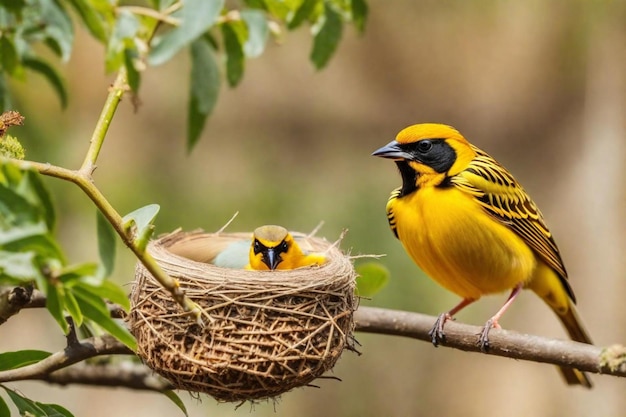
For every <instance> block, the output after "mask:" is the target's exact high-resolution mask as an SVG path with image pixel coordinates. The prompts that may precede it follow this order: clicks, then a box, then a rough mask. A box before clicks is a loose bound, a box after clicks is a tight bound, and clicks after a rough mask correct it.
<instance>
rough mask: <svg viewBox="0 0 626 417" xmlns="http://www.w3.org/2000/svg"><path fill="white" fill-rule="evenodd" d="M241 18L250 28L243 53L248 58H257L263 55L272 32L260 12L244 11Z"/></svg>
mask: <svg viewBox="0 0 626 417" xmlns="http://www.w3.org/2000/svg"><path fill="white" fill-rule="evenodd" d="M241 18H242V19H243V21H244V22H245V23H246V26H247V27H248V39H247V40H246V42H245V43H244V44H243V51H244V52H245V54H246V56H247V57H250V58H255V57H257V56H259V55H261V54H262V53H263V51H264V50H265V45H266V44H267V38H268V37H269V32H270V31H269V27H268V26H267V19H266V18H265V14H264V13H263V12H262V11H260V10H243V11H242V12H241Z"/></svg>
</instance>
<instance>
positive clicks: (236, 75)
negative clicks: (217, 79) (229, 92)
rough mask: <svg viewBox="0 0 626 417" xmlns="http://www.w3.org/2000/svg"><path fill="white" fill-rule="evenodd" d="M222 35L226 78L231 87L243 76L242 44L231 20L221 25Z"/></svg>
mask: <svg viewBox="0 0 626 417" xmlns="http://www.w3.org/2000/svg"><path fill="white" fill-rule="evenodd" d="M222 36H223V37H224V48H225V50H226V79H227V80H228V84H229V85H230V86H231V87H235V86H236V85H237V84H239V81H241V78H242V77H243V69H244V54H243V45H242V43H241V41H240V40H239V37H238V36H237V32H236V31H235V28H234V26H233V23H231V22H226V23H224V24H223V25H222Z"/></svg>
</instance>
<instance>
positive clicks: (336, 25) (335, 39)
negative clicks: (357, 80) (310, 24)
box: [311, 3, 343, 70]
mask: <svg viewBox="0 0 626 417" xmlns="http://www.w3.org/2000/svg"><path fill="white" fill-rule="evenodd" d="M342 32H343V22H342V20H341V16H340V15H339V13H337V12H336V11H335V10H334V9H333V7H332V6H331V5H330V4H329V3H325V4H324V15H323V23H322V26H321V27H320V29H319V31H318V32H317V33H316V34H315V37H314V40H313V50H312V51H311V61H312V62H313V65H315V68H316V69H318V70H319V69H322V68H324V67H325V66H326V64H328V61H329V60H330V58H331V57H332V56H333V54H334V53H335V50H336V49H337V44H338V43H339V40H340V39H341V34H342Z"/></svg>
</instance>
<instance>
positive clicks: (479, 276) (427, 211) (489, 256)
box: [372, 123, 592, 388]
mask: <svg viewBox="0 0 626 417" xmlns="http://www.w3.org/2000/svg"><path fill="white" fill-rule="evenodd" d="M372 155H374V156H379V157H382V158H388V159H392V160H394V162H395V163H396V165H397V167H398V170H399V171H400V175H401V177H402V186H401V187H399V188H397V189H395V190H394V191H393V192H392V193H391V196H390V198H389V201H388V202H387V218H388V220H389V225H390V227H391V230H392V231H393V233H394V234H395V236H396V237H397V238H398V239H399V240H400V242H402V245H403V246H404V249H405V250H406V251H407V252H408V254H409V255H410V256H411V258H412V259H413V261H415V263H416V264H417V265H418V266H419V267H420V268H421V269H422V270H423V271H424V272H425V273H426V274H427V275H429V276H430V277H431V278H433V279H434V280H435V281H436V282H437V283H439V284H440V285H442V286H443V287H444V288H446V289H448V290H450V291H452V292H453V293H455V294H457V295H459V296H460V297H462V301H461V302H460V303H459V304H458V305H456V306H455V307H454V308H452V309H451V310H450V311H448V312H446V313H443V314H441V315H440V316H439V317H438V318H437V321H436V322H435V325H434V327H433V329H432V330H431V331H430V336H431V338H432V343H433V344H434V345H435V346H437V345H438V344H439V343H440V342H441V341H442V340H443V339H444V337H445V335H444V330H443V329H444V325H445V323H446V321H447V320H450V319H452V318H453V316H454V315H455V314H456V313H458V312H459V311H460V310H461V309H463V308H464V307H466V306H467V305H469V304H471V303H473V302H474V301H476V300H478V299H479V298H480V297H481V296H483V295H486V294H493V293H499V292H503V291H507V290H511V294H510V296H509V298H508V300H507V301H506V303H505V304H504V305H503V306H502V308H501V309H500V310H499V311H498V312H497V313H496V314H495V315H494V316H493V317H491V319H489V320H488V321H487V323H486V324H485V326H484V327H483V330H482V332H481V334H480V337H479V345H480V346H481V349H483V350H486V349H488V347H489V339H488V335H489V331H490V329H491V328H492V327H500V326H499V324H498V320H499V319H500V318H501V317H502V315H503V314H504V312H505V311H506V309H507V308H508V307H509V306H510V305H511V303H512V302H513V301H514V300H515V298H516V297H517V296H518V295H519V293H520V291H521V290H522V289H523V288H528V289H531V290H532V291H534V292H535V294H537V295H538V296H539V297H541V299H542V300H543V301H545V303H546V304H548V306H549V307H550V308H551V309H552V310H553V311H554V312H555V313H556V315H557V316H558V318H559V319H560V321H561V323H562V324H563V326H564V327H565V329H566V330H567V332H568V333H569V336H570V337H571V338H572V339H573V340H575V341H578V342H583V343H589V344H592V341H591V338H590V336H589V334H588V332H587V331H586V330H585V327H584V325H583V323H582V321H581V319H580V317H579V316H578V313H577V311H576V308H575V306H574V304H575V302H576V298H575V297H574V292H573V291H572V287H571V286H570V284H569V282H568V279H567V272H566V271H565V266H564V265H563V261H562V260H561V255H560V253H559V249H558V247H557V246H556V243H555V242H554V239H553V238H552V234H551V233H550V231H549V230H548V228H547V226H546V224H545V222H544V219H543V216H542V214H541V212H540V211H539V209H538V208H537V206H536V205H535V203H534V202H533V201H532V200H531V198H530V197H529V196H528V194H526V192H525V191H524V189H523V188H522V187H521V185H519V183H518V182H517V181H516V180H515V178H513V176H512V175H511V174H510V173H509V172H508V171H507V170H506V169H505V168H504V167H503V166H502V165H500V164H499V163H498V162H497V161H496V160H495V159H493V158H492V157H491V156H489V155H488V154H487V153H485V152H484V151H482V150H480V149H478V148H477V147H476V146H474V145H472V144H470V143H469V142H468V141H467V140H466V139H465V138H464V137H463V136H462V135H461V134H460V133H459V132H458V131H457V130H456V129H454V128H452V127H450V126H445V125H441V124H432V123H427V124H417V125H413V126H409V127H407V128H406V129H404V130H402V131H401V132H400V133H398V135H397V136H396V140H394V141H391V142H390V143H388V144H387V145H385V146H383V147H382V148H380V149H378V150H376V151H375V152H374V153H373V154H372ZM560 370H561V373H562V374H563V376H564V377H565V380H566V382H567V383H568V384H570V385H575V384H578V385H582V386H585V387H587V388H591V381H590V380H589V378H588V376H587V375H586V374H585V373H583V372H581V371H579V370H577V369H572V368H565V367H561V368H560Z"/></svg>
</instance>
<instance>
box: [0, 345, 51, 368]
mask: <svg viewBox="0 0 626 417" xmlns="http://www.w3.org/2000/svg"><path fill="white" fill-rule="evenodd" d="M50 355H51V353H50V352H45V351H43V350H20V351H17V352H5V353H0V371H6V370H8V369H16V368H21V367H22V366H26V365H30V364H32V363H37V362H39V361H41V360H43V359H46V358H47V357H48V356H50Z"/></svg>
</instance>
